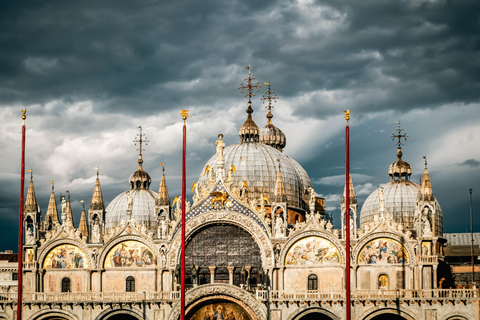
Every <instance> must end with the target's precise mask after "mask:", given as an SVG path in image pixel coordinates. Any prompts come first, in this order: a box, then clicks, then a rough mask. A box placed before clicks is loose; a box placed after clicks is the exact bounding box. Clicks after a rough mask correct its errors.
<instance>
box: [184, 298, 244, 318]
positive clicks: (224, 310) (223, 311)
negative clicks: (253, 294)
mask: <svg viewBox="0 0 480 320" xmlns="http://www.w3.org/2000/svg"><path fill="white" fill-rule="evenodd" d="M190 320H250V317H249V316H248V314H247V313H246V312H245V311H244V310H243V309H242V308H241V307H240V306H239V305H237V304H235V303H230V302H222V303H213V304H209V305H206V306H204V307H202V308H201V309H200V310H198V311H197V312H195V313H194V314H193V315H192V316H191V317H190Z"/></svg>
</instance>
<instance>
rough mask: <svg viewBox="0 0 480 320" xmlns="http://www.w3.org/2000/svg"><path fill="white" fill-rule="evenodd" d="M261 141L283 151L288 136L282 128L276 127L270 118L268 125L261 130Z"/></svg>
mask: <svg viewBox="0 0 480 320" xmlns="http://www.w3.org/2000/svg"><path fill="white" fill-rule="evenodd" d="M259 142H260V143H264V144H266V145H269V146H271V147H273V148H275V149H278V150H280V151H282V150H283V148H285V146H286V144H287V138H286V137H285V134H284V133H283V132H282V130H280V129H279V128H277V127H275V125H274V124H273V123H272V122H271V121H270V120H269V122H268V123H267V125H266V126H265V127H263V128H262V130H260V139H259Z"/></svg>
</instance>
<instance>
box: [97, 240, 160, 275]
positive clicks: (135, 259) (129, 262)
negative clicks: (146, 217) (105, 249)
mask: <svg viewBox="0 0 480 320" xmlns="http://www.w3.org/2000/svg"><path fill="white" fill-rule="evenodd" d="M156 266H157V260H156V258H155V255H154V254H153V251H152V250H151V249H150V248H149V247H147V246H146V245H144V244H143V243H141V242H138V241H133V240H131V241H124V242H121V243H119V244H117V245H116V246H115V247H113V248H112V249H111V250H110V252H109V253H108V254H107V257H106V258H105V268H124V267H125V268H148V267H156Z"/></svg>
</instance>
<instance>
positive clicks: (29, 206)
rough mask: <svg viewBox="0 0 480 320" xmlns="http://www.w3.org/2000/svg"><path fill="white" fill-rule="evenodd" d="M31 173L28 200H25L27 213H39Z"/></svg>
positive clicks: (31, 174)
mask: <svg viewBox="0 0 480 320" xmlns="http://www.w3.org/2000/svg"><path fill="white" fill-rule="evenodd" d="M28 172H30V185H29V186H28V192H27V199H26V200H25V212H37V198H36V197H35V188H34V187H33V173H32V170H28Z"/></svg>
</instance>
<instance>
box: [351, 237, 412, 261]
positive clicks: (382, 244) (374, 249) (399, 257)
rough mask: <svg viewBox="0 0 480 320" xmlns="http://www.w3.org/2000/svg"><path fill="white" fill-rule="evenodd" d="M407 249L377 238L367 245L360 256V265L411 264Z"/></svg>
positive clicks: (391, 240) (398, 243) (389, 240)
mask: <svg viewBox="0 0 480 320" xmlns="http://www.w3.org/2000/svg"><path fill="white" fill-rule="evenodd" d="M409 261H410V259H409V256H408V253H407V250H405V247H404V246H403V245H402V244H401V243H400V242H398V241H396V240H393V239H389V238H377V239H375V240H372V241H370V242H369V243H367V244H366V245H365V246H364V247H363V248H362V250H361V251H360V254H359V255H358V263H359V264H391V263H409Z"/></svg>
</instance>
